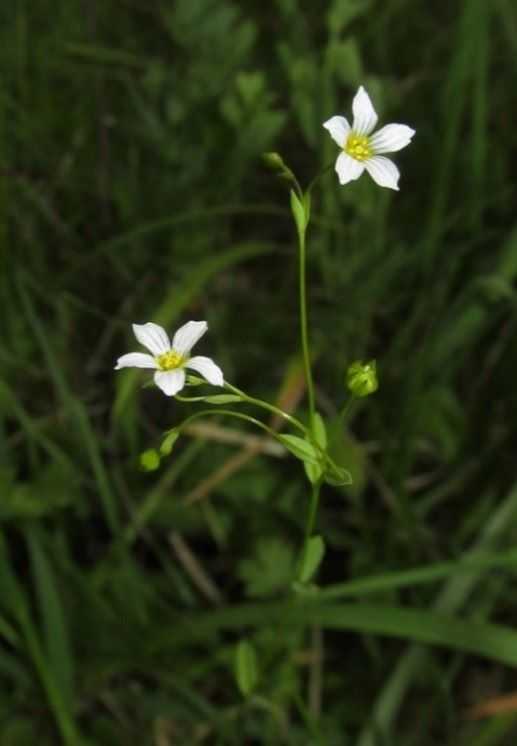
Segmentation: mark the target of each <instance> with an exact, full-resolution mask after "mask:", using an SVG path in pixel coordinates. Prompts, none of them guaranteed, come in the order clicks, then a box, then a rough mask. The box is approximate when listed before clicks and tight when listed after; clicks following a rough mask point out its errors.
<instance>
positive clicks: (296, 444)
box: [277, 435, 319, 465]
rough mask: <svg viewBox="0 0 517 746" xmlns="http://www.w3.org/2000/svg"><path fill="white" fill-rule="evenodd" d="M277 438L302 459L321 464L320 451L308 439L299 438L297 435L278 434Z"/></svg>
mask: <svg viewBox="0 0 517 746" xmlns="http://www.w3.org/2000/svg"><path fill="white" fill-rule="evenodd" d="M277 440H279V441H280V443H282V445H283V446H285V448H287V450H288V451H290V452H291V453H292V454H293V455H294V456H296V458H299V459H300V461H308V462H309V463H312V464H317V465H318V464H319V458H318V453H317V451H316V449H315V448H314V446H313V445H311V444H310V443H309V441H308V440H304V439H303V438H299V437H298V436H297V435H277Z"/></svg>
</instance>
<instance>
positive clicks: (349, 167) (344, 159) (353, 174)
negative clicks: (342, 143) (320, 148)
mask: <svg viewBox="0 0 517 746" xmlns="http://www.w3.org/2000/svg"><path fill="white" fill-rule="evenodd" d="M364 165H365V164H364V163H363V162H361V161H356V159H355V158H351V157H350V156H349V155H347V153H340V154H339V156H338V159H337V161H336V166H335V168H336V173H337V175H338V177H339V183H340V184H347V183H348V182H349V181H355V180H356V179H358V178H359V177H360V176H361V174H362V173H363V171H364Z"/></svg>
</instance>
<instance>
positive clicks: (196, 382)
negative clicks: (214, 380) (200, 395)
mask: <svg viewBox="0 0 517 746" xmlns="http://www.w3.org/2000/svg"><path fill="white" fill-rule="evenodd" d="M204 383H206V381H205V379H204V378H199V377H198V376H193V375H192V374H191V373H187V386H202V385H203V384H204Z"/></svg>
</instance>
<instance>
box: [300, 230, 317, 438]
mask: <svg viewBox="0 0 517 746" xmlns="http://www.w3.org/2000/svg"><path fill="white" fill-rule="evenodd" d="M305 234H306V230H304V231H299V232H298V247H299V285H300V288H299V290H300V336H301V341H302V354H303V367H304V370H305V383H306V385H307V396H308V399H309V424H310V429H311V431H312V430H313V427H314V413H315V411H316V410H315V405H314V382H313V380H312V370H311V359H310V354H309V332H308V324H307V289H306V284H307V282H306V268H305V265H306V251H305Z"/></svg>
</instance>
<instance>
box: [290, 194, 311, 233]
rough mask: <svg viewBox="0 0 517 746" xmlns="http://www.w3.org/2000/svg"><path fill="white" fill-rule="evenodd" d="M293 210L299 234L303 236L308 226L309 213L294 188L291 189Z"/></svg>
mask: <svg viewBox="0 0 517 746" xmlns="http://www.w3.org/2000/svg"><path fill="white" fill-rule="evenodd" d="M291 212H292V213H293V217H294V222H295V223H296V228H297V230H298V236H299V237H300V238H301V237H302V236H303V235H304V233H305V228H306V227H307V222H308V221H307V215H306V212H305V206H304V204H303V203H302V202H301V201H300V198H299V197H298V196H297V194H296V192H295V191H294V189H291Z"/></svg>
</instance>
